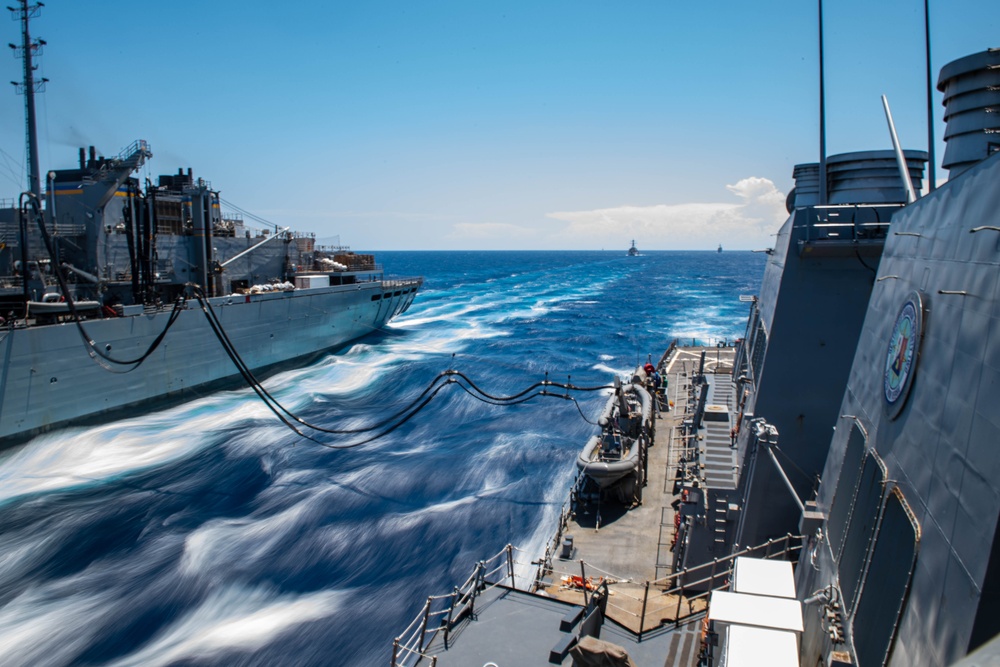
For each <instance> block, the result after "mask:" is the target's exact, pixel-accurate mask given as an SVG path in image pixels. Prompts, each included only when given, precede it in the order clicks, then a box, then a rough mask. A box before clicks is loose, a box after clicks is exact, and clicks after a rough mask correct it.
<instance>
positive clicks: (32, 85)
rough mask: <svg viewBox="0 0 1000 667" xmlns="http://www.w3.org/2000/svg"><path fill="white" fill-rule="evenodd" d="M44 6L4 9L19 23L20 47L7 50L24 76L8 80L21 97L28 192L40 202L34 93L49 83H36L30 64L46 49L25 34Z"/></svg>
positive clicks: (23, 2) (22, 1) (21, 3)
mask: <svg viewBox="0 0 1000 667" xmlns="http://www.w3.org/2000/svg"><path fill="white" fill-rule="evenodd" d="M44 6H45V5H44V4H43V3H41V2H36V3H35V4H31V5H29V4H28V0H18V6H17V7H8V8H7V9H9V10H10V13H11V18H13V19H14V20H15V21H20V22H21V46H16V45H14V44H11V45H10V48H12V49H13V50H14V56H15V57H17V58H21V59H23V60H24V76H23V78H22V81H21V83H18V82H17V81H11V83H12V84H13V85H14V86H15V87H16V88H17V92H18V94H22V93H23V94H24V122H25V135H26V142H27V144H28V187H29V189H30V190H31V193H32V194H33V195H35V197H36V198H38V199H39V200H41V196H42V183H41V178H40V177H39V171H40V170H39V168H38V133H37V130H36V128H35V93H40V92H43V91H44V90H45V84H46V82H48V79H46V78H44V77H43V78H42V79H40V80H39V81H37V82H36V81H35V69H36V68H37V66H36V65H34V64H32V62H31V61H32V58H33V57H34V56H40V55H42V47H43V46H45V40H44V39H36V40H34V41H32V39H31V34H30V33H29V32H28V22H29V20H30V19H33V18H35V17H37V16H38V15H39V14H40V13H41V11H40V10H41V8H42V7H44Z"/></svg>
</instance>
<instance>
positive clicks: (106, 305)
mask: <svg viewBox="0 0 1000 667" xmlns="http://www.w3.org/2000/svg"><path fill="white" fill-rule="evenodd" d="M18 5H19V7H18V8H16V9H14V10H13V11H14V12H15V14H17V15H19V16H20V18H21V23H22V46H21V47H20V49H19V53H20V54H21V55H22V56H23V57H24V58H25V79H24V82H23V85H22V86H21V90H22V92H24V94H25V95H26V99H27V102H26V109H27V112H26V117H27V135H28V138H29V151H28V154H29V155H30V156H31V158H30V160H29V172H30V174H29V183H30V188H29V190H28V191H27V192H25V193H23V194H22V195H21V196H20V198H19V200H18V201H17V202H12V201H7V202H4V203H3V204H4V205H0V316H2V318H3V326H4V330H3V331H0V373H2V374H0V442H3V443H5V444H6V443H10V442H13V441H15V440H18V439H23V438H24V437H27V436H30V435H32V434H34V433H38V432H41V431H45V430H48V429H51V428H55V427H58V426H62V425H66V424H71V423H78V422H80V421H83V420H88V419H90V420H92V419H95V418H99V417H100V418H103V417H104V416H105V415H106V414H107V413H109V412H118V411H122V410H125V409H129V410H134V409H135V408H136V407H137V406H140V405H152V404H157V403H161V404H162V403H163V402H164V400H177V399H183V398H187V397H189V396H191V395H192V394H191V393H190V392H191V390H193V389H196V388H197V389H199V390H205V389H206V388H210V387H215V386H223V385H227V384H232V383H236V382H239V381H240V379H241V374H242V373H241V370H240V368H239V367H238V366H237V364H236V363H234V357H237V358H241V359H242V361H243V363H245V365H246V368H247V369H249V370H252V371H254V372H256V373H260V372H265V371H267V370H269V369H273V368H276V367H279V366H282V365H287V364H290V363H292V362H301V361H302V360H305V359H308V358H310V357H314V356H315V355H317V354H319V353H321V352H323V351H325V350H329V349H331V348H334V347H336V346H338V345H341V344H343V343H345V342H347V341H350V340H352V339H354V338H357V337H359V336H363V335H365V334H367V333H370V332H372V331H374V330H377V329H378V328H380V327H382V326H384V325H385V324H386V323H387V322H389V321H390V320H391V319H392V318H393V317H395V316H397V315H399V314H400V313H402V312H404V311H405V310H406V309H407V308H408V307H409V305H410V303H412V301H413V298H414V297H415V296H416V292H417V290H418V289H419V287H420V285H421V282H422V281H421V279H420V278H399V279H386V278H385V276H384V272H383V269H382V267H381V266H380V265H378V264H377V263H376V262H375V258H374V256H373V255H370V254H358V253H354V252H351V251H350V250H349V249H348V248H346V247H341V246H339V244H338V245H336V246H327V247H324V246H321V245H318V244H317V242H316V238H315V235H314V234H303V233H299V232H294V231H292V230H290V229H288V228H284V229H281V228H278V227H276V226H269V225H267V224H265V225H263V226H258V227H257V228H253V227H251V226H249V225H246V224H245V223H244V219H243V217H242V215H240V214H238V213H231V212H227V211H225V210H224V208H223V206H224V201H223V200H222V198H221V196H220V193H219V191H218V190H217V189H214V188H213V187H212V184H211V183H210V182H209V181H207V180H205V179H203V178H197V177H195V175H194V173H193V171H192V169H190V168H188V169H187V170H186V171H185V170H184V169H179V170H178V171H177V173H176V174H165V175H161V176H160V177H159V178H158V179H157V182H156V183H155V184H154V183H152V182H149V181H147V182H146V183H140V181H139V179H138V178H136V177H135V176H134V174H135V173H136V172H137V170H139V169H140V167H142V166H143V165H145V164H146V162H147V160H149V159H150V158H151V157H152V149H151V147H150V145H149V144H148V143H147V142H146V141H142V140H139V141H135V142H133V143H132V144H131V145H129V146H128V147H126V148H125V149H124V150H122V151H121V152H120V153H119V154H118V155H116V156H113V157H104V156H101V155H99V154H98V152H97V150H96V149H95V148H94V147H93V146H91V147H89V149H84V148H80V150H79V162H78V164H77V165H76V166H75V167H74V168H70V169H60V170H53V171H49V172H48V173H47V174H45V176H44V177H41V176H40V175H39V174H38V165H37V147H36V146H35V144H36V141H35V137H34V121H33V101H32V100H33V94H34V92H35V87H36V85H35V84H34V83H33V81H32V71H33V67H32V65H31V57H32V55H34V54H35V53H37V52H38V50H39V48H40V44H41V42H40V41H39V40H32V39H31V37H30V35H29V32H28V23H29V19H30V18H33V17H34V16H35V15H37V13H38V9H39V7H40V5H30V4H28V2H27V0H20V1H19V3H18ZM43 186H44V187H43ZM202 300H204V303H205V306H204V308H208V307H211V308H212V309H214V311H215V313H216V316H217V318H218V322H217V323H216V326H213V323H212V322H210V320H209V318H208V316H207V313H206V312H203V306H202V303H201V301H202ZM217 325H221V330H219V327H218V326H217Z"/></svg>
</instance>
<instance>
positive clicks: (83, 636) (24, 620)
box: [0, 586, 105, 667]
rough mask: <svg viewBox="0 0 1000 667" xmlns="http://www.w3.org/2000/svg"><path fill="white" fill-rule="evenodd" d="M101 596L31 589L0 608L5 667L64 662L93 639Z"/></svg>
mask: <svg viewBox="0 0 1000 667" xmlns="http://www.w3.org/2000/svg"><path fill="white" fill-rule="evenodd" d="M104 604H105V601H104V599H103V598H102V597H100V596H94V595H86V594H82V593H76V594H72V595H65V594H57V593H56V592H55V591H54V590H52V586H41V587H37V588H31V589H29V590H28V591H26V592H25V593H22V594H21V595H19V596H17V597H16V598H14V599H13V600H11V601H9V602H7V604H5V605H4V606H3V607H0V655H2V656H3V664H4V665H5V666H6V667H21V666H22V665H23V666H25V667H29V666H30V667H37V666H38V665H64V664H68V663H69V662H71V661H72V659H73V657H74V656H75V655H77V654H78V653H79V652H80V651H81V650H83V649H84V648H86V647H87V646H88V645H90V643H91V642H92V641H93V640H94V638H95V634H96V632H97V629H98V627H99V626H98V625H97V624H95V623H93V622H92V621H93V618H94V616H95V614H98V613H100V610H101V609H102V607H103V605H104Z"/></svg>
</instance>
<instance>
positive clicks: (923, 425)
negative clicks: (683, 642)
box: [798, 155, 1000, 667]
mask: <svg viewBox="0 0 1000 667" xmlns="http://www.w3.org/2000/svg"><path fill="white" fill-rule="evenodd" d="M997 211H1000V155H995V156H993V157H992V158H990V159H989V160H987V161H986V162H984V163H981V164H979V165H978V166H976V167H973V168H972V169H971V170H970V171H968V172H966V173H964V174H962V175H960V176H958V177H957V178H954V179H953V180H951V181H950V182H948V183H947V184H946V185H945V186H944V187H942V188H940V189H938V190H936V191H935V192H934V193H932V194H930V195H928V196H926V197H924V198H923V199H921V200H919V201H918V202H917V203H916V204H914V205H912V206H910V207H908V208H907V209H906V210H904V211H903V212H901V213H900V214H899V215H898V216H896V218H894V220H893V230H894V232H897V233H898V234H894V235H892V236H891V237H890V238H889V240H888V242H887V243H886V247H885V252H884V254H883V257H882V263H881V266H880V268H879V276H880V280H879V281H878V282H876V284H875V287H874V289H873V292H872V297H871V302H870V305H869V307H868V310H867V314H866V317H865V320H864V325H863V328H862V332H861V337H860V343H859V346H858V351H857V355H856V356H855V359H854V364H853V366H852V368H851V373H850V378H849V380H848V384H847V390H846V393H845V395H844V398H843V403H842V405H841V406H840V409H839V415H838V417H837V422H836V426H837V428H836V431H835V433H834V437H833V441H832V444H831V448H830V456H829V458H828V460H827V463H826V467H825V469H824V472H823V480H824V483H823V485H822V486H821V487H820V493H819V496H818V499H817V500H818V505H819V509H820V510H821V511H822V512H823V513H824V514H825V515H826V516H827V517H828V518H827V521H826V522H825V524H824V528H825V531H824V537H823V539H822V540H817V539H816V538H815V536H814V537H813V538H812V539H811V540H810V543H809V546H808V551H807V552H805V553H804V560H805V562H812V563H813V564H814V565H815V567H800V568H799V575H798V576H799V578H800V580H799V586H800V590H805V591H810V590H816V589H820V588H823V587H825V586H827V585H829V584H831V583H837V584H838V585H839V587H840V588H841V589H842V590H844V591H845V593H844V595H845V597H849V598H853V599H847V600H845V603H844V606H845V612H846V613H847V622H846V623H845V626H846V627H847V630H848V633H849V636H850V639H851V640H852V642H853V644H854V646H855V648H856V649H857V651H858V654H859V664H862V665H865V664H882V663H881V658H882V657H883V656H884V650H887V649H889V648H891V654H890V656H889V663H888V664H890V665H896V666H903V665H906V666H912V667H923V666H931V665H947V664H950V663H952V662H954V661H955V660H957V659H959V658H961V657H962V656H964V655H965V654H966V652H967V651H971V650H974V649H975V648H977V647H978V646H979V645H981V644H982V643H983V642H984V641H986V640H987V639H989V638H990V637H992V636H994V635H995V634H996V633H997V632H998V631H1000V590H998V585H1000V545H998V543H997V534H996V529H997V519H998V516H1000V456H998V455H997V447H998V443H1000V412H998V409H997V406H1000V300H998V295H1000V284H998V283H1000V231H998V229H997ZM983 226H985V227H990V228H988V229H981V230H979V231H976V232H974V233H971V232H972V230H973V229H976V228H978V227H983ZM915 292H916V293H918V294H919V295H920V297H921V300H922V303H923V327H922V336H921V340H920V342H919V347H918V348H917V357H916V361H915V365H914V366H913V371H912V379H911V384H910V385H909V387H910V389H909V395H908V397H906V396H904V397H903V399H902V400H904V401H905V402H904V403H903V404H902V408H901V409H900V410H899V411H898V414H897V415H895V417H893V416H892V412H893V411H892V410H890V409H889V406H888V402H887V399H886V388H885V387H886V366H887V361H888V360H887V355H888V350H889V345H890V339H891V338H892V337H893V335H894V331H895V330H896V324H895V323H896V320H897V315H898V314H899V313H900V311H901V307H902V306H903V304H904V303H905V302H906V301H907V299H908V298H910V295H912V294H913V293H915ZM869 471H870V472H869ZM898 508H903V509H904V510H906V511H904V512H903V514H902V515H901V514H900V510H899V509H898ZM904 518H905V519H908V521H907V520H903V519H904ZM908 524H909V525H908ZM911 566H912V567H913V568H914V569H913V572H912V579H911V578H910V577H909V571H910V568H911ZM855 570H857V571H856V572H855ZM835 573H836V576H834V575H835ZM872 601H878V602H872ZM900 609H902V614H901V616H899V618H898V628H897V627H896V625H895V624H896V623H897V618H896V616H898V615H899V612H900ZM806 623H807V626H810V625H811V626H812V627H813V630H814V631H813V632H809V631H808V628H807V632H806V635H805V636H806V637H807V638H809V639H810V641H807V642H805V643H804V644H803V647H802V651H803V664H815V663H816V660H817V659H819V658H820V657H821V656H823V655H825V654H826V651H828V650H829V648H830V646H829V643H828V641H825V640H823V639H822V638H823V637H824V634H823V633H822V632H816V631H815V630H816V627H817V626H818V624H820V623H821V620H820V618H819V616H818V614H816V613H815V611H807V613H806ZM893 632H895V633H896V635H897V637H896V640H895V642H891V641H890V640H891V638H892V636H893V635H892V634H891V633H893ZM880 633H881V634H880ZM886 633H888V634H886ZM883 647H885V648H883Z"/></svg>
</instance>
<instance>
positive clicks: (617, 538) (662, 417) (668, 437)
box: [545, 347, 734, 633]
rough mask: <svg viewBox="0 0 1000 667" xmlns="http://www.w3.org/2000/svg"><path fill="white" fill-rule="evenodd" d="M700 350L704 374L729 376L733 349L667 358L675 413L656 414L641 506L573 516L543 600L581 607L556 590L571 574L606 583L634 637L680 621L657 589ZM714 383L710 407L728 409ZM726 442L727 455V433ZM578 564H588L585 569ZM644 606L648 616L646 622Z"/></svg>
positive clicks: (611, 609) (577, 592) (614, 608)
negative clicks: (564, 554) (568, 551)
mask: <svg viewBox="0 0 1000 667" xmlns="http://www.w3.org/2000/svg"><path fill="white" fill-rule="evenodd" d="M703 352H704V353H705V357H706V358H705V373H706V375H708V374H714V373H715V371H716V370H717V369H718V370H719V371H720V372H721V373H723V374H726V375H728V373H729V372H730V370H731V368H732V363H733V357H734V350H733V348H731V347H727V348H705V347H694V348H676V349H675V350H674V352H673V353H672V354H671V355H670V356H669V357H668V358H667V359H665V360H664V361H665V364H666V365H665V366H664V368H663V370H664V372H663V376H664V378H665V379H666V380H667V398H668V400H669V401H670V402H672V403H673V408H672V409H670V410H669V411H661V412H658V413H657V414H656V415H655V421H656V429H655V436H654V439H653V446H652V447H650V448H649V460H648V464H647V466H648V482H647V484H646V487H645V488H644V489H643V495H642V504H641V505H639V506H637V507H633V508H631V509H629V508H625V507H622V506H619V505H613V504H603V505H602V506H600V507H598V506H592V507H590V508H588V509H587V510H586V511H581V512H580V513H578V514H576V515H573V516H571V517H570V519H569V521H568V525H567V527H566V530H565V534H569V535H572V536H573V546H574V552H573V554H572V556H571V558H570V559H568V560H555V561H554V567H555V568H556V569H558V570H560V571H561V572H554V573H553V575H554V576H553V577H552V579H553V582H552V585H551V586H548V587H546V589H545V593H546V594H548V595H551V596H553V597H555V598H558V599H560V600H565V601H567V602H572V603H574V604H582V603H583V592H582V590H581V589H578V588H567V587H565V586H563V585H561V582H560V578H561V576H572V575H575V576H581V577H584V578H588V577H590V578H592V579H594V580H597V579H598V578H601V577H603V578H604V579H605V580H607V581H608V583H609V590H610V591H611V598H610V600H609V603H608V611H607V616H608V618H611V619H613V620H614V621H616V622H618V623H620V624H621V625H623V626H625V627H627V628H629V629H630V630H632V631H633V632H636V633H638V632H639V631H640V630H641V629H649V628H655V627H657V626H659V625H660V624H661V623H662V622H664V621H670V620H673V619H675V618H676V617H677V615H678V614H677V611H678V610H677V604H678V600H679V598H678V597H677V596H674V595H668V596H665V595H662V594H661V592H660V591H661V589H663V590H665V589H667V588H669V585H668V584H667V582H666V581H665V580H666V579H667V578H669V575H670V574H671V572H672V568H671V560H672V549H671V547H672V540H673V537H674V513H675V512H674V508H673V506H672V503H673V502H674V500H675V496H674V494H673V486H674V471H675V470H676V469H677V462H678V459H679V458H680V457H681V456H683V455H684V453H685V451H686V449H687V447H688V444H689V443H688V441H687V438H686V437H685V436H684V435H683V434H682V429H681V425H682V423H683V422H684V420H685V419H689V418H690V416H691V412H692V411H693V410H694V405H693V402H692V400H691V396H690V389H691V380H690V378H691V376H692V375H693V374H695V373H697V372H698V367H699V365H700V363H701V354H702V353H703ZM711 384H712V385H713V386H712V387H711V388H712V391H713V394H714V398H710V401H713V400H714V401H725V402H726V404H728V401H729V394H728V393H727V392H728V387H729V386H730V385H729V383H728V382H721V381H720V382H718V383H715V382H712V383H711ZM726 430H727V431H728V425H727V426H726ZM725 436H726V438H725V439H726V443H725V450H727V454H728V450H729V447H728V441H729V435H728V433H726V434H725ZM702 446H703V447H711V448H713V450H714V449H715V448H717V447H718V443H714V442H709V443H702ZM713 465H714V464H713ZM722 465H723V467H724V468H727V470H726V472H728V473H729V474H731V473H732V465H733V464H732V463H730V462H726V463H725V464H722ZM720 472H723V471H721V470H720V471H716V470H707V469H706V470H705V471H704V474H705V475H710V474H718V473H720ZM581 560H582V561H584V562H585V565H584V566H583V567H582V568H581V566H580V561H581ZM646 582H653V583H652V584H651V588H650V591H649V596H648V598H647V597H646V595H645V593H646V591H645V589H646ZM644 601H645V603H646V604H645V607H646V612H645V617H644V618H643V617H642V614H643V602H644ZM695 605H696V606H695V609H694V610H695V611H697V610H699V609H698V608H697V605H701V606H702V607H703V606H704V603H702V602H698V603H695ZM683 611H691V610H690V609H688V608H687V603H686V602H685V603H683V608H682V613H683Z"/></svg>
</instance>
